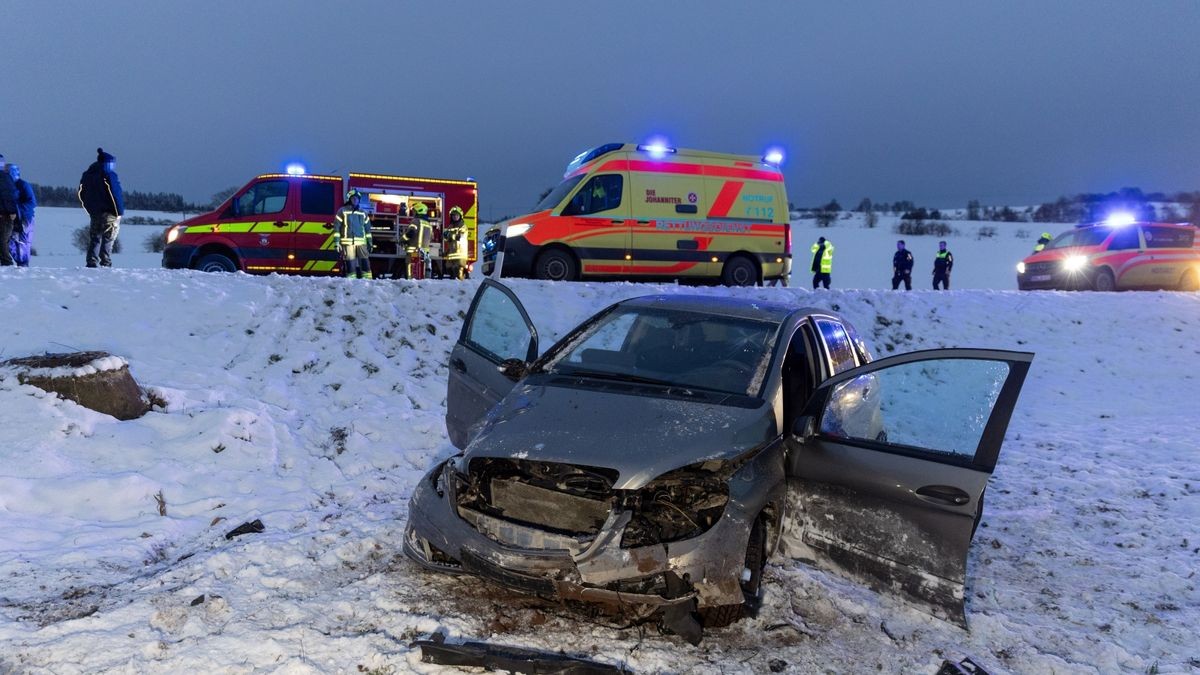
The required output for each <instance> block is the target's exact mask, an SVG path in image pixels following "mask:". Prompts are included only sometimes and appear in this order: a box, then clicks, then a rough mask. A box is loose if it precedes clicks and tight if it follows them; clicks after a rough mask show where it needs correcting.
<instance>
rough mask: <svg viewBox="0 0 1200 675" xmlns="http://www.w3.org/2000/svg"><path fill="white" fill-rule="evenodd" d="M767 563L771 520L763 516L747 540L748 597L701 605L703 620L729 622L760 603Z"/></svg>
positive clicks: (712, 624)
mask: <svg viewBox="0 0 1200 675" xmlns="http://www.w3.org/2000/svg"><path fill="white" fill-rule="evenodd" d="M766 566H767V524H766V521H764V520H763V518H762V517H761V516H760V517H758V518H757V519H755V521H754V525H752V526H751V527H750V540H749V541H748V542H746V564H745V567H744V568H743V570H742V595H743V596H745V601H744V602H741V603H738V604H736V605H717V606H715V607H704V608H701V609H700V623H702V624H703V625H704V626H705V627H706V628H720V627H722V626H728V625H730V624H731V623H733V622H735V621H737V620H738V619H740V618H742V617H743V616H745V615H746V613H747V610H748V609H750V608H751V607H755V606H757V604H758V602H759V599H760V597H761V594H762V578H763V570H764V569H766Z"/></svg>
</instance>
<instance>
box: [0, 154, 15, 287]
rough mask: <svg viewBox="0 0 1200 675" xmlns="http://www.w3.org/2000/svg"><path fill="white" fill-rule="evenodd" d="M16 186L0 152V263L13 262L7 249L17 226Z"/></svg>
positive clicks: (7, 264)
mask: <svg viewBox="0 0 1200 675" xmlns="http://www.w3.org/2000/svg"><path fill="white" fill-rule="evenodd" d="M17 211H18V209H17V186H16V184H15V183H13V179H12V176H11V175H9V173H8V164H7V163H6V162H5V161H4V155H2V154H0V243H2V244H3V245H0V265H4V266H10V265H12V264H13V262H14V261H13V257H12V252H11V251H9V249H8V240H9V239H12V235H13V230H14V229H15V228H16V226H17Z"/></svg>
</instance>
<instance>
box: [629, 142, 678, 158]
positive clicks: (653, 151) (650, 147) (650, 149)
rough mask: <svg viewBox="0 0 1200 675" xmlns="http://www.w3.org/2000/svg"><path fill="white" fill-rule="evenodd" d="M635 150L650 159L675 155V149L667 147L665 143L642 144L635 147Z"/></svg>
mask: <svg viewBox="0 0 1200 675" xmlns="http://www.w3.org/2000/svg"><path fill="white" fill-rule="evenodd" d="M637 149H638V151H639V152H644V153H646V154H648V155H650V156H651V157H665V156H667V155H669V154H674V153H675V148H672V147H671V146H669V145H667V144H666V143H662V142H660V141H652V142H650V143H643V144H641V145H639V146H637Z"/></svg>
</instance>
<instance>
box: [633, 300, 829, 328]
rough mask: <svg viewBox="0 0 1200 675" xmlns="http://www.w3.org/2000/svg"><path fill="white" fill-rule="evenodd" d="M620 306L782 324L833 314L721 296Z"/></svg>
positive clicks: (822, 310)
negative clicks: (796, 317) (792, 318)
mask: <svg viewBox="0 0 1200 675" xmlns="http://www.w3.org/2000/svg"><path fill="white" fill-rule="evenodd" d="M619 304H620V306H621V307H638V308H641V307H645V308H653V309H671V310H678V311H687V312H703V313H707V314H719V315H721V316H730V317H736V318H741V319H756V320H759V321H772V322H775V323H783V322H784V321H785V320H786V319H787V318H788V317H789V316H791V315H793V314H796V313H801V314H829V315H833V314H834V313H833V312H830V311H829V310H824V309H816V308H812V307H802V306H798V305H788V304H784V303H781V302H771V301H768V300H757V299H754V298H736V297H729V296H718V295H643V296H640V297H637V298H630V299H629V300H625V301H623V302H621V303H619Z"/></svg>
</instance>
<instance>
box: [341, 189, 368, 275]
mask: <svg viewBox="0 0 1200 675" xmlns="http://www.w3.org/2000/svg"><path fill="white" fill-rule="evenodd" d="M361 200H362V193H361V192H359V191H358V190H355V189H354V188H351V189H350V191H349V192H347V193H346V205H345V206H343V207H342V208H340V209H338V212H337V215H336V216H334V217H333V237H334V247H335V248H336V249H337V250H338V252H339V253H340V254H341V257H342V271H343V272H345V274H346V276H348V277H350V276H357V277H358V278H359V279H362V278H364V277H365V278H367V279H370V278H371V258H370V256H371V217H370V216H368V215H367V212H366V211H363V210H362V209H361V208H359V205H358V204H359V201H361Z"/></svg>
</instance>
